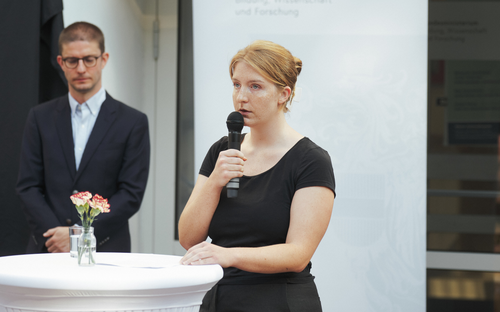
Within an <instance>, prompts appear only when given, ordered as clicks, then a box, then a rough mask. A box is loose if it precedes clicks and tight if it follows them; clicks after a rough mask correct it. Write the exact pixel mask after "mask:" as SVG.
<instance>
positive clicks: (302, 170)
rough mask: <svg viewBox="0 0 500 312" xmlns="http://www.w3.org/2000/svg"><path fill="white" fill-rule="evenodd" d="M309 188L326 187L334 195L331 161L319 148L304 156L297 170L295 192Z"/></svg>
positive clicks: (309, 151) (310, 150)
mask: <svg viewBox="0 0 500 312" xmlns="http://www.w3.org/2000/svg"><path fill="white" fill-rule="evenodd" d="M310 186H324V187H327V188H329V189H331V190H332V191H333V194H334V195H335V176H334V173H333V167H332V161H331V159H330V155H329V154H328V152H327V151H325V150H324V149H322V148H321V147H319V146H316V147H314V148H311V149H309V150H308V151H307V152H306V153H305V154H304V156H303V158H302V160H301V162H300V165H299V168H298V170H297V183H296V190H298V189H301V188H305V187H310Z"/></svg>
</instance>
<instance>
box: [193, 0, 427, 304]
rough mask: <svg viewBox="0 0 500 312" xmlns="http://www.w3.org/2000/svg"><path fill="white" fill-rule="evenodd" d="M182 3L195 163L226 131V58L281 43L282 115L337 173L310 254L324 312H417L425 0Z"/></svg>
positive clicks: (421, 279)
mask: <svg viewBox="0 0 500 312" xmlns="http://www.w3.org/2000/svg"><path fill="white" fill-rule="evenodd" d="M193 2H194V4H193V6H194V16H193V20H194V47H195V51H194V52H195V54H194V58H195V59H194V62H195V63H194V65H195V150H196V155H195V157H196V161H195V162H196V165H195V168H196V170H195V171H196V172H197V171H198V168H199V167H200V165H201V162H202V160H203V158H204V156H205V153H206V151H207V150H208V148H209V146H210V145H211V144H212V143H213V142H214V141H215V140H217V139H218V138H220V137H221V136H222V135H224V134H226V133H227V129H226V126H225V120H226V117H227V115H228V114H229V113H230V112H231V111H232V110H233V106H232V100H231V92H232V85H231V81H230V78H229V74H228V64H229V61H230V59H231V57H232V56H233V55H234V54H235V53H236V52H237V51H238V50H239V49H241V48H243V47H245V46H246V45H248V44H249V43H251V42H252V41H253V40H256V39H266V40H271V41H274V42H277V43H279V44H281V45H283V46H285V47H286V48H288V49H289V50H290V51H291V52H292V54H294V55H296V56H297V57H299V58H301V59H302V61H303V69H302V73H301V75H300V76H299V79H298V82H297V86H298V87H301V88H302V90H303V92H302V96H301V99H300V102H298V103H294V105H293V108H292V111H291V113H290V114H289V115H288V120H289V123H290V124H291V125H292V126H293V127H294V128H295V129H297V130H298V131H299V132H300V133H302V134H303V135H305V136H308V137H309V138H311V139H312V140H313V141H314V142H316V143H317V144H319V145H320V146H322V147H323V148H325V149H326V150H327V151H328V152H329V154H330V156H331V157H332V162H333V167H334V170H335V176H336V182H337V198H336V200H335V204H334V210H333V216H332V220H331V222H330V226H329V229H328V231H327V233H326V235H325V237H324V239H323V241H322V242H321V244H320V246H319V248H318V250H317V251H316V253H315V256H314V257H313V269H312V273H313V274H314V275H316V277H317V278H316V282H317V285H318V289H319V292H320V297H321V300H322V302H323V309H324V311H363V312H364V311H380V312H390V311H405V312H417V311H418V312H423V311H425V300H426V295H425V274H426V271H425V270H426V268H425V252H426V246H425V232H426V224H425V217H426V203H425V201H426V176H425V173H426V123H427V114H426V109H427V100H426V99H427V93H426V79H427V1H418V0H409V1H400V0H381V1H363V0H352V1H344V0H331V1H329V0H325V1H284V0H283V1H278V0H277V1H266V0H262V1H244V0H243V1H234V0H194V1H193ZM214 34H216V35H214ZM244 131H245V130H244Z"/></svg>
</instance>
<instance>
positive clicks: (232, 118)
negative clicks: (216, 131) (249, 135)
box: [226, 112, 245, 132]
mask: <svg viewBox="0 0 500 312" xmlns="http://www.w3.org/2000/svg"><path fill="white" fill-rule="evenodd" d="M244 124H245V121H244V119H243V115H241V114H240V112H232V113H231V114H229V116H227V121H226V125H227V129H228V130H229V131H236V132H241V130H242V129H243V126H244Z"/></svg>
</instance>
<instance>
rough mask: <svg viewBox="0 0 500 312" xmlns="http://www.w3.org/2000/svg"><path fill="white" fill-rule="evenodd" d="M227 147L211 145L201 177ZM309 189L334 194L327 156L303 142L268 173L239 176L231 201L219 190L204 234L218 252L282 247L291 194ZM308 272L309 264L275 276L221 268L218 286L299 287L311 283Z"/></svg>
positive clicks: (219, 143) (223, 142) (306, 140)
mask: <svg viewBox="0 0 500 312" xmlns="http://www.w3.org/2000/svg"><path fill="white" fill-rule="evenodd" d="M227 146H228V139H227V137H223V138H221V139H220V140H219V141H217V142H215V143H214V144H213V145H212V147H211V148H210V150H209V151H208V153H207V155H206V157H205V160H204V161H203V164H202V166H201V169H200V174H201V175H204V176H206V177H208V176H210V174H211V173H212V171H213V169H214V167H215V164H216V162H217V159H218V156H219V153H220V152H221V151H223V150H227ZM310 186H324V187H327V188H329V189H331V190H332V191H333V192H334V193H335V178H334V174H333V168H332V163H331V160H330V156H329V155H328V153H327V152H326V151H325V150H323V149H322V148H321V147H319V146H318V145H316V144H315V143H313V142H312V141H311V140H310V139H309V138H306V137H304V138H302V139H301V140H300V141H298V142H297V143H296V144H295V145H294V146H293V147H292V148H291V149H290V150H289V151H288V152H287V153H286V154H285V155H284V156H283V157H282V158H281V159H280V160H279V162H278V163H277V164H276V165H275V166H274V167H272V168H271V169H269V170H267V171H265V172H263V173H261V174H258V175H256V176H243V177H241V178H240V181H239V191H238V196H237V197H236V198H227V195H226V194H227V192H226V188H225V187H224V189H223V190H222V192H221V194H220V201H219V204H218V206H217V209H216V210H215V213H214V215H213V217H212V221H211V223H210V228H209V231H208V235H209V236H210V238H211V239H212V243H213V244H215V245H218V246H222V247H261V246H268V245H274V244H282V243H285V240H286V236H287V232H288V226H289V223H290V206H291V204H292V199H293V195H294V194H295V192H296V191H297V190H298V189H301V188H304V187H310ZM311 209H313V207H311ZM311 213H312V212H311ZM309 270H310V264H309V266H308V267H307V268H306V269H305V270H304V271H302V272H301V273H294V272H289V273H278V274H260V273H251V272H246V271H242V270H240V269H237V268H234V267H231V268H226V269H224V277H223V279H222V280H221V281H219V284H220V285H224V284H262V283H281V282H283V281H288V282H292V283H301V282H307V281H310V280H311V279H312V276H311V274H310V273H309Z"/></svg>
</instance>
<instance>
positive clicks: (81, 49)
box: [57, 41, 109, 99]
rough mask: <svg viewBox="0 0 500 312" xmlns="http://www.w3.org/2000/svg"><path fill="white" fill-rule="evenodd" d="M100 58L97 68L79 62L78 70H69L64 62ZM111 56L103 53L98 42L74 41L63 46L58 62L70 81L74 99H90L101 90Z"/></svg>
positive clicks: (81, 61) (69, 84)
mask: <svg viewBox="0 0 500 312" xmlns="http://www.w3.org/2000/svg"><path fill="white" fill-rule="evenodd" d="M87 56H94V57H99V56H100V57H99V58H98V59H97V62H96V64H95V66H93V67H87V66H85V63H84V61H83V60H79V61H78V64H77V66H76V68H69V67H68V66H67V64H65V63H64V61H63V60H65V59H67V58H84V57H87ZM108 58H109V54H108V53H106V52H105V53H102V55H101V50H100V49H99V44H98V43H97V42H96V41H91V42H89V41H73V42H70V43H66V44H63V45H62V53H61V55H59V56H58V57H57V62H58V63H59V65H60V66H61V68H62V70H63V71H64V75H65V76H66V79H67V80H68V87H69V91H70V93H71V95H73V97H75V98H76V97H84V98H85V99H88V98H90V97H91V96H92V95H94V94H95V93H96V92H97V91H99V89H100V88H101V72H102V69H103V68H104V66H106V63H107V61H108Z"/></svg>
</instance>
